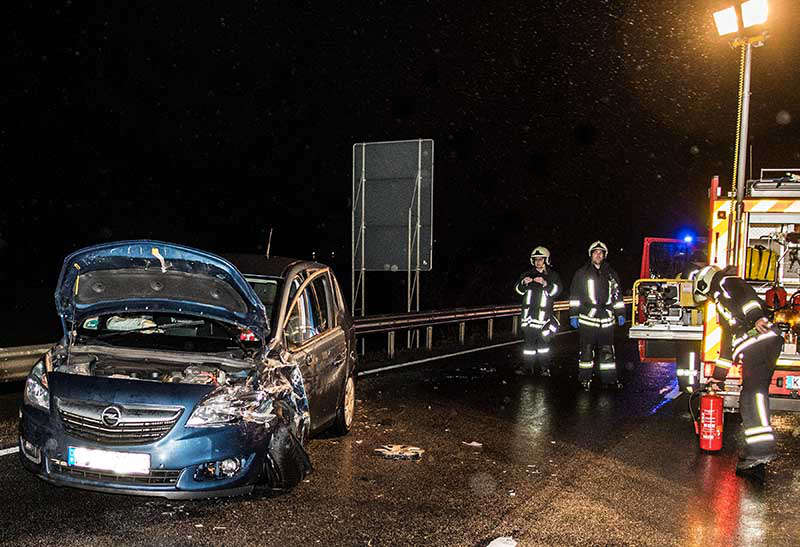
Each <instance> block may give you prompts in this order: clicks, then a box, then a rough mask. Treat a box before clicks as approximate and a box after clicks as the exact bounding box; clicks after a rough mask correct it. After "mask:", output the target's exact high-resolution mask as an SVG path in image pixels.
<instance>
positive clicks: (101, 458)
mask: <svg viewBox="0 0 800 547" xmlns="http://www.w3.org/2000/svg"><path fill="white" fill-rule="evenodd" d="M67 463H68V464H69V465H70V466H74V467H85V468H88V469H96V470H98V471H111V472H112V473H116V474H118V475H133V474H136V475H147V474H149V473H150V454H134V453H131V452H112V451H110V450H97V449H94V448H84V447H82V446H70V447H69V449H68V450H67Z"/></svg>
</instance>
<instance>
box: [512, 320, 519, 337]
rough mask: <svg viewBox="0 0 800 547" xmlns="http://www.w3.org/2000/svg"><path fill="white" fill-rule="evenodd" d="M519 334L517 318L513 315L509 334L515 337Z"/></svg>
mask: <svg viewBox="0 0 800 547" xmlns="http://www.w3.org/2000/svg"><path fill="white" fill-rule="evenodd" d="M518 333H519V316H518V315H515V316H514V317H512V318H511V334H512V335H514V336H517V334H518Z"/></svg>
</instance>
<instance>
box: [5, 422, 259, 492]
mask: <svg viewBox="0 0 800 547" xmlns="http://www.w3.org/2000/svg"><path fill="white" fill-rule="evenodd" d="M267 437H268V431H267V428H266V427H265V426H264V425H263V424H241V425H231V426H226V427H218V428H186V427H183V425H182V424H181V423H179V424H176V426H175V427H174V428H173V430H172V431H170V432H169V433H168V434H167V435H165V436H164V437H163V438H161V439H160V440H158V441H157V442H154V443H150V444H131V445H107V444H100V443H95V442H91V441H88V440H86V439H82V438H78V437H75V436H71V435H69V434H67V433H66V432H65V431H64V429H63V427H61V424H60V422H59V420H58V419H57V418H54V419H53V418H51V416H50V415H49V414H47V413H45V412H42V411H40V410H38V409H33V408H29V407H23V410H22V416H21V419H20V425H19V441H18V442H19V448H20V450H19V458H20V461H21V462H22V465H23V466H24V467H25V468H26V469H27V470H28V471H30V472H32V473H34V474H35V475H37V476H38V477H39V478H41V479H43V480H45V481H47V482H48V483H51V484H54V485H58V486H69V487H73V488H82V489H86V490H94V491H98V492H106V493H114V494H129V495H139V496H158V497H165V498H170V499H189V498H203V497H222V496H233V495H242V494H247V493H249V492H251V491H252V490H253V488H254V487H255V485H256V484H257V483H258V481H259V479H260V478H261V475H262V470H263V467H264V459H265V457H266V447H267ZM69 447H84V448H89V449H96V450H104V451H110V452H115V453H116V452H120V453H135V454H148V455H149V457H150V470H149V473H148V474H143V473H136V474H133V473H131V474H124V473H116V472H114V471H111V470H101V469H90V468H83V467H76V466H75V465H70V463H69V462H68V456H67V454H68V451H69ZM226 459H235V460H236V461H238V462H239V464H240V467H239V470H238V471H237V472H236V473H234V474H233V475H232V476H230V477H226V476H221V477H219V478H217V477H213V478H209V477H208V476H203V474H202V473H201V472H199V470H200V469H201V468H204V467H206V468H207V467H208V464H209V463H212V462H221V461H223V460H226Z"/></svg>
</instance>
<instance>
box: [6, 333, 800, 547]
mask: <svg viewBox="0 0 800 547" xmlns="http://www.w3.org/2000/svg"><path fill="white" fill-rule="evenodd" d="M575 342H576V340H575V339H574V336H572V335H566V336H561V337H560V338H559V339H558V343H557V345H558V346H561V347H560V351H558V352H557V356H560V357H558V363H559V365H560V366H561V368H562V373H560V374H558V375H556V377H554V378H550V379H544V378H538V377H530V376H521V375H518V374H517V373H516V372H515V369H516V366H517V364H518V363H519V361H520V358H519V353H520V347H519V346H509V347H507V348H503V349H498V350H490V351H486V352H482V353H476V354H472V355H468V356H465V357H462V358H460V359H453V360H449V361H440V362H438V363H433V364H431V365H429V366H427V367H422V368H415V369H413V370H405V371H399V372H397V371H395V372H392V373H387V374H383V375H378V376H374V377H373V376H370V377H366V378H364V379H362V380H361V381H360V382H359V384H358V388H357V392H358V401H359V406H358V416H357V421H356V424H355V426H354V429H353V431H352V432H351V434H350V435H348V436H347V437H343V438H335V437H330V438H317V439H313V440H312V441H311V442H310V444H309V453H310V456H311V460H312V462H313V464H314V467H315V471H314V473H313V474H312V475H311V476H310V477H309V478H308V479H307V481H306V482H304V483H301V485H300V486H299V487H298V488H297V489H296V490H295V491H293V492H292V493H289V494H285V495H281V496H278V497H273V498H266V497H246V498H233V499H225V500H207V501H182V502H171V501H164V500H160V499H150V498H131V497H125V496H113V495H105V494H96V493H91V492H84V491H79V490H71V489H63V488H55V487H52V486H49V485H47V484H44V483H42V482H40V481H39V480H37V479H36V478H34V477H33V476H31V475H29V474H28V473H26V472H25V471H23V470H22V469H21V467H20V465H19V463H18V461H17V455H16V454H14V455H10V456H3V457H0V469H1V470H2V471H3V479H2V480H0V500H2V504H3V505H2V509H0V515H1V516H0V541H2V542H3V543H5V544H15V545H20V544H24V545H87V544H92V545H95V544H97V545H111V544H138V545H181V544H186V545H190V544H208V545H221V544H224V545H239V544H266V545H315V544H320V545H370V544H371V545H486V544H488V543H489V542H490V541H491V540H492V539H494V538H497V537H500V536H512V537H513V538H514V539H515V540H517V541H518V542H519V544H520V545H568V544H569V545H572V544H629V545H699V544H704V545H709V544H720V543H723V544H734V545H736V544H738V545H758V544H763V545H798V544H800V529H798V511H799V510H800V505H799V504H800V501H798V500H800V465H798V464H800V416H795V415H791V414H784V413H776V414H775V415H774V417H773V425H774V426H775V427H776V430H777V432H778V436H779V451H780V453H781V456H782V457H781V458H780V459H779V460H778V461H776V462H774V463H773V464H771V467H770V469H769V472H768V475H767V481H766V484H765V485H757V484H753V483H751V482H749V481H747V480H743V479H740V478H738V477H736V476H735V475H734V473H733V468H734V465H735V461H736V449H735V443H736V440H737V433H738V432H739V423H738V417H737V416H735V415H728V416H727V418H726V434H725V439H724V441H725V448H724V449H723V451H722V453H720V454H716V455H708V454H703V453H701V452H700V451H699V450H698V448H697V441H696V438H695V435H694V430H693V428H692V426H691V422H690V418H689V414H688V412H687V401H686V396H681V397H679V398H677V399H675V400H672V399H670V397H671V395H670V393H671V392H672V388H673V387H674V385H675V376H674V366H673V365H672V364H669V363H664V364H656V365H640V364H638V363H637V362H636V357H635V346H634V345H633V344H631V343H630V342H628V343H621V344H618V353H619V359H618V360H619V363H620V365H621V367H622V368H623V369H624V373H623V379H624V380H625V388H624V390H622V391H621V392H606V391H602V390H599V389H597V390H593V391H592V392H591V393H585V392H583V391H580V390H578V389H577V387H576V383H577V380H576V378H575V376H574V372H572V370H573V369H574V368H575V367H576V364H575V359H574V348H573V347H572V346H573V345H574V344H575ZM567 369H569V371H570V373H571V374H569V375H568V374H566V373H565V372H564V371H566V370H567ZM19 387H20V386H19V385H17V387H16V388H9V387H8V386H6V387H5V388H4V391H0V447H7V446H9V445H12V444H13V443H14V441H15V440H14V437H13V435H14V427H15V420H16V409H15V405H16V404H17V401H18V400H19V395H18V394H17V392H16V391H17V389H18V388H19ZM473 441H474V442H479V443H482V447H481V448H476V447H470V446H467V445H465V444H464V443H467V442H473ZM388 443H397V444H400V443H402V444H411V445H414V446H418V447H420V448H422V449H424V450H425V453H424V455H423V456H422V458H421V460H419V461H392V460H386V459H383V458H381V457H379V456H377V455H376V454H375V453H374V449H375V448H377V447H379V446H381V445H383V444H388Z"/></svg>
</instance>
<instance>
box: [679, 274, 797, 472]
mask: <svg viewBox="0 0 800 547" xmlns="http://www.w3.org/2000/svg"><path fill="white" fill-rule="evenodd" d="M692 290H693V294H694V299H695V301H697V302H705V301H706V300H708V299H710V300H711V301H712V302H714V304H715V305H716V309H717V315H718V318H719V323H720V326H721V327H722V340H721V343H720V356H719V359H718V360H717V361H716V363H715V364H714V375H713V378H711V379H710V381H709V383H710V384H711V386H710V387H712V388H713V389H718V388H719V387H721V386H722V385H723V383H724V381H725V378H726V377H727V376H728V371H729V370H730V368H731V366H733V364H734V363H740V364H741V367H742V391H741V392H740V393H739V411H740V413H741V415H742V426H743V427H744V437H745V446H744V450H743V451H742V453H741V454H740V457H739V463H738V464H737V465H736V472H737V473H738V474H740V475H753V476H755V477H757V478H762V479H763V476H764V467H765V464H766V463H767V462H770V461H772V460H774V459H775V457H776V453H775V436H774V433H773V431H772V426H770V422H769V417H770V415H769V385H770V382H771V380H772V374H773V372H774V371H775V365H776V362H777V360H778V357H779V356H780V353H781V349H782V347H783V336H782V335H781V333H780V331H779V330H778V328H777V327H775V326H773V325H772V323H770V322H769V321H768V320H767V317H766V313H765V307H764V303H763V302H762V301H761V300H760V299H759V297H758V295H757V294H756V292H755V291H754V290H753V288H752V287H751V286H750V285H748V284H747V283H746V282H745V281H744V280H742V279H741V278H739V277H737V276H733V275H726V274H725V273H724V272H722V271H720V269H719V268H718V267H716V266H706V267H704V268H703V269H701V270H700V271H699V272H698V273H697V274H696V276H695V277H694V279H693V283H692Z"/></svg>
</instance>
